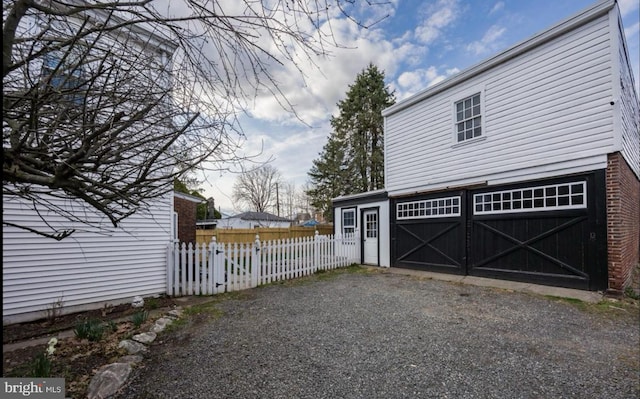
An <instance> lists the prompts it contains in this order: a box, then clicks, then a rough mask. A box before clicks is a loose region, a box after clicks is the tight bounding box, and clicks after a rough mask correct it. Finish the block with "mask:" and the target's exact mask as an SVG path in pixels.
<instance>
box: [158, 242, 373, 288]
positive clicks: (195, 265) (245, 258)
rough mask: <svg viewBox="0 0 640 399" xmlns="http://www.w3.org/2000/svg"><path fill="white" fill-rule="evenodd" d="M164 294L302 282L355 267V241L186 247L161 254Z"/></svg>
mask: <svg viewBox="0 0 640 399" xmlns="http://www.w3.org/2000/svg"><path fill="white" fill-rule="evenodd" d="M167 259H168V262H167V294H168V295H172V296H184V295H211V294H217V293H221V292H229V291H238V290H244V289H248V288H253V287H257V286H259V285H262V284H268V283H271V282H274V281H280V280H288V279H292V278H296V277H301V276H306V275H310V274H313V273H315V272H317V271H318V270H330V269H336V268H339V267H345V266H349V265H351V264H353V263H359V262H360V245H359V240H358V239H357V237H356V236H348V237H340V236H333V235H328V236H325V235H318V233H317V232H316V235H315V236H314V237H302V238H293V239H285V240H273V241H271V240H269V241H260V237H259V236H258V235H256V240H255V241H254V242H252V243H235V244H228V243H227V244H225V243H218V242H216V239H215V237H214V238H213V240H212V241H211V242H210V243H209V244H204V243H203V244H201V245H192V244H188V245H187V244H185V243H182V244H180V243H175V244H171V245H169V248H168V253H167Z"/></svg>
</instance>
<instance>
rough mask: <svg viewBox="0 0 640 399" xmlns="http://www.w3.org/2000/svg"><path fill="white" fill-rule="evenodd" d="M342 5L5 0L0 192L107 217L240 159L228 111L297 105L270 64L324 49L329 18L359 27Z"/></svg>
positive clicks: (71, 215) (330, 43)
mask: <svg viewBox="0 0 640 399" xmlns="http://www.w3.org/2000/svg"><path fill="white" fill-rule="evenodd" d="M344 7H347V8H344ZM350 7H355V5H354V4H352V2H351V1H347V2H343V1H341V0H335V2H334V1H331V0H325V1H311V2H306V1H301V2H298V1H293V2H291V1H286V0H273V1H256V0H242V1H228V2H226V1H207V0H171V1H168V0H156V1H152V0H132V1H105V2H85V1H80V0H44V1H36V0H3V64H2V76H3V195H8V196H12V197H18V198H20V199H22V200H24V201H26V202H28V203H30V204H31V206H32V208H33V209H34V210H36V211H38V212H39V213H40V215H41V218H43V220H44V219H46V218H47V216H46V215H45V214H47V215H49V214H53V215H56V216H62V217H63V218H65V219H67V220H69V221H71V222H74V223H94V222H91V221H90V220H96V219H90V218H86V217H83V216H82V215H81V214H78V213H77V212H74V211H73V210H70V208H68V207H64V206H60V205H59V204H60V202H59V200H63V201H73V202H76V203H77V202H79V203H81V204H83V205H88V206H89V207H90V208H93V210H94V211H97V212H98V213H99V214H102V215H103V216H104V217H106V218H107V219H108V220H109V221H110V223H111V224H112V225H113V226H117V225H118V223H119V222H120V221H122V220H123V219H124V218H126V217H128V216H130V215H131V214H133V213H134V212H137V211H139V210H144V209H147V208H148V207H149V206H150V203H151V202H152V201H151V200H153V199H154V198H157V197H159V196H162V195H164V194H166V193H167V192H168V191H169V190H171V182H172V181H173V179H174V178H176V177H183V176H184V175H185V173H187V172H188V171H190V170H193V168H195V167H204V168H209V169H226V168H228V167H229V165H230V164H233V163H234V162H239V161H241V159H239V158H238V156H237V154H238V152H237V150H238V147H239V145H240V143H241V141H242V131H241V129H240V127H239V125H238V122H237V118H236V116H237V115H238V111H239V110H243V109H246V108H245V107H246V104H247V103H249V102H250V100H251V99H252V98H253V97H254V96H255V95H256V93H258V92H264V91H267V92H269V93H270V94H271V95H273V96H274V97H275V98H276V99H277V100H278V102H279V103H280V104H281V105H282V107H284V108H285V109H286V110H289V111H291V112H294V113H295V110H294V108H293V106H292V105H291V104H290V103H289V102H288V101H287V99H286V97H285V96H284V94H283V93H282V92H281V91H279V89H278V82H277V81H276V80H275V79H274V77H273V75H272V74H271V73H270V70H271V69H270V68H271V67H272V66H278V65H284V64H289V65H295V66H298V65H300V62H302V61H305V62H311V63H313V59H314V57H316V56H322V55H326V54H327V53H328V52H329V50H330V49H331V48H332V47H334V46H336V45H337V44H336V43H335V41H334V40H333V35H332V33H331V29H330V27H329V29H326V28H325V25H326V23H327V22H328V21H330V17H331V16H332V15H335V14H336V13H342V14H343V15H346V16H347V17H348V18H349V19H351V20H352V21H354V22H356V23H358V22H357V21H355V20H354V19H353V18H351V17H350V16H349V8H350ZM298 70H299V71H300V72H302V69H301V68H299V67H298ZM169 77H171V79H168V78H169ZM259 203H260V202H259ZM43 209H44V210H46V212H43V211H42V210H43ZM3 223H4V224H12V225H14V226H17V227H20V228H23V229H27V230H31V231H34V232H37V233H39V234H43V235H46V236H49V237H53V238H57V239H62V238H64V237H66V236H68V235H70V234H71V233H73V229H62V230H55V231H54V232H52V233H51V232H43V231H37V230H34V229H33V228H31V227H29V226H28V225H26V224H20V223H13V222H5V221H3ZM96 224H99V223H97V222H96Z"/></svg>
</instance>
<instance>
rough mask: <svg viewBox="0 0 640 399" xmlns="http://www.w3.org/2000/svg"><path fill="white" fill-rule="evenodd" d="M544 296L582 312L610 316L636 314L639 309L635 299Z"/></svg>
mask: <svg viewBox="0 0 640 399" xmlns="http://www.w3.org/2000/svg"><path fill="white" fill-rule="evenodd" d="M545 297H546V298H548V299H550V300H552V301H554V302H560V303H565V304H567V305H570V306H573V307H574V308H576V309H578V310H580V311H583V312H587V313H593V314H598V315H604V316H610V317H621V316H624V315H637V314H638V310H639V309H640V306H639V303H638V301H636V300H610V299H604V300H601V301H599V302H596V303H589V302H584V301H581V300H580V299H575V298H561V297H556V296H552V295H545Z"/></svg>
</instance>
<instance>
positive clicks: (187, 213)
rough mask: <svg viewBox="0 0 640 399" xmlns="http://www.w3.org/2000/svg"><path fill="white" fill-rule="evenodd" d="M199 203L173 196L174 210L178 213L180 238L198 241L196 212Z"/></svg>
mask: <svg viewBox="0 0 640 399" xmlns="http://www.w3.org/2000/svg"><path fill="white" fill-rule="evenodd" d="M197 206H198V204H197V203H195V202H193V201H189V200H186V199H183V198H179V197H173V210H174V211H175V212H176V213H177V214H178V240H180V242H187V243H189V242H192V243H194V244H195V242H196V212H197V209H196V208H197Z"/></svg>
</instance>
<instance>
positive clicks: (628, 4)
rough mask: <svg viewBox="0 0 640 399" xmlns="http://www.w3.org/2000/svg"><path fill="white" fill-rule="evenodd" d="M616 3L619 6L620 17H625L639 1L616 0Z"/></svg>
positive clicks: (637, 5) (639, 4)
mask: <svg viewBox="0 0 640 399" xmlns="http://www.w3.org/2000/svg"><path fill="white" fill-rule="evenodd" d="M618 5H619V6H620V14H622V17H626V16H627V15H629V14H630V13H631V12H633V11H635V10H637V9H638V8H639V7H640V2H638V0H618Z"/></svg>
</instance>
